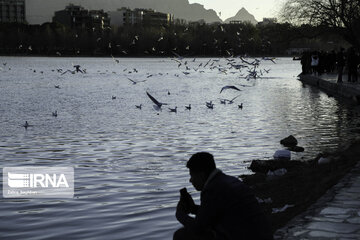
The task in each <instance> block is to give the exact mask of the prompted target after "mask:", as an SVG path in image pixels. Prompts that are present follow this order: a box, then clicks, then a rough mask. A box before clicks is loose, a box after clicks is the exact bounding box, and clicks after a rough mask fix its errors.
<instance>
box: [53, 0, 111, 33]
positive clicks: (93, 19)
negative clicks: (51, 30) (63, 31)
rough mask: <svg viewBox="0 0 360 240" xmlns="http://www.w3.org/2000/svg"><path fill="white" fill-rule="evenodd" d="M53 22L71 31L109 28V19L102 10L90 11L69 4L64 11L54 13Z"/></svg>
mask: <svg viewBox="0 0 360 240" xmlns="http://www.w3.org/2000/svg"><path fill="white" fill-rule="evenodd" d="M53 22H57V23H61V24H63V25H64V26H67V27H69V28H71V29H87V30H93V31H103V30H105V29H107V28H109V27H110V18H109V17H108V14H107V13H105V12H104V11H103V10H91V11H88V10H87V9H85V8H83V7H81V6H76V5H73V4H70V5H68V6H66V8H65V9H64V10H60V11H56V12H55V15H54V17H53Z"/></svg>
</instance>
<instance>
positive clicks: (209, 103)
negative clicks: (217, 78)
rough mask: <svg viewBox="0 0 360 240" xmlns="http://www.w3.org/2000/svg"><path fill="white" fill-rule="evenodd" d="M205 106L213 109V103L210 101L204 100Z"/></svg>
mask: <svg viewBox="0 0 360 240" xmlns="http://www.w3.org/2000/svg"><path fill="white" fill-rule="evenodd" d="M206 106H207V107H208V108H210V109H214V104H213V103H212V101H210V102H206Z"/></svg>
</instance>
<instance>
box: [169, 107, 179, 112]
mask: <svg viewBox="0 0 360 240" xmlns="http://www.w3.org/2000/svg"><path fill="white" fill-rule="evenodd" d="M169 110H170V112H174V113H176V112H177V107H175V108H169Z"/></svg>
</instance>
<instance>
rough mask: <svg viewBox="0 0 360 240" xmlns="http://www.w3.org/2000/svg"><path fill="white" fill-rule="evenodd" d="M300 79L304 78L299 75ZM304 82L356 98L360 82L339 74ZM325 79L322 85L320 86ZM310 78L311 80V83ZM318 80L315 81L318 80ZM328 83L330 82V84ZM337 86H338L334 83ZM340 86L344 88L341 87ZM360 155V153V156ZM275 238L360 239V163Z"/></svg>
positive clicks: (308, 76) (275, 235) (325, 75)
mask: <svg viewBox="0 0 360 240" xmlns="http://www.w3.org/2000/svg"><path fill="white" fill-rule="evenodd" d="M300 78H301V77H300ZM300 80H301V81H303V82H305V83H308V84H310V85H315V86H317V87H319V88H323V90H324V91H325V92H328V93H329V91H330V92H331V93H334V94H339V95H341V96H343V97H347V98H352V99H354V97H355V99H354V100H357V101H359V99H356V96H359V95H360V84H358V83H348V82H347V76H346V75H344V76H343V83H340V84H338V83H336V81H337V75H335V74H324V75H321V76H314V75H305V80H304V77H303V79H300ZM319 80H320V81H322V82H323V84H322V86H323V87H320V86H319V85H321V83H320V84H319V82H317V81H319ZM309 81H312V83H311V82H309ZM315 82H316V83H315ZM326 82H327V83H329V84H330V85H329V84H327V83H326ZM335 85H336V86H335ZM338 85H341V87H338ZM349 94H350V95H349ZM352 94H354V95H353V96H351V95H352ZM359 158H360V156H359ZM274 238H275V239H289V240H293V239H294V240H295V239H339V240H342V239H344V240H349V239H357V240H359V239H360V162H358V163H357V165H356V166H355V167H354V168H353V169H352V170H351V171H350V172H349V173H348V174H347V175H346V176H345V177H344V178H343V179H342V180H340V182H338V183H337V184H336V185H335V186H333V187H332V188H331V189H329V190H328V191H327V193H326V194H325V195H324V196H322V197H321V198H320V199H318V201H317V202H316V203H315V204H313V205H312V206H311V207H309V208H308V209H307V211H305V212H304V213H302V214H300V215H298V216H297V217H295V218H294V219H292V220H291V221H290V222H288V223H287V225H286V226H285V227H283V228H281V229H279V230H277V231H276V232H275V234H274Z"/></svg>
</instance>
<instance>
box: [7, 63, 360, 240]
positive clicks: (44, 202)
mask: <svg viewBox="0 0 360 240" xmlns="http://www.w3.org/2000/svg"><path fill="white" fill-rule="evenodd" d="M209 60H210V59H207V58H201V59H192V58H191V59H190V58H189V59H183V60H182V62H181V63H182V64H181V66H178V65H179V63H178V62H177V61H175V60H172V59H170V58H140V59H139V58H126V59H112V58H45V57H41V58H36V57H0V63H1V65H0V66H1V68H0V74H1V75H0V91H1V94H0V104H1V105H0V139H1V142H0V164H1V166H2V167H20V166H48V167H57V166H58V167H60V166H62V167H73V168H74V169H75V196H74V198H73V199H65V198H64V199H9V198H1V199H0V202H1V204H0V212H1V218H0V219H1V220H0V236H1V238H3V239H154V240H155V239H156V240H159V239H171V237H172V233H173V231H174V230H176V228H179V227H180V224H179V223H177V221H176V219H175V217H174V214H175V207H176V204H177V201H178V198H179V192H178V190H179V189H180V188H182V187H184V186H186V187H188V189H189V191H190V192H191V193H192V194H193V195H194V196H195V199H196V200H197V201H198V198H199V194H198V193H196V191H195V190H194V189H193V188H192V187H191V184H189V177H188V171H187V169H186V167H185V164H186V161H187V159H188V158H189V157H190V156H191V154H193V153H195V152H197V151H209V152H211V153H213V154H214V156H215V159H216V162H217V166H218V167H219V168H221V169H222V170H223V171H224V172H226V173H228V174H230V175H234V176H238V175H240V174H250V171H249V170H248V169H247V167H248V166H249V164H250V161H251V160H253V159H271V158H272V155H273V154H274V152H275V151H276V150H278V149H282V146H281V145H280V144H279V141H280V140H281V139H282V138H284V137H287V136H288V135H290V134H292V135H294V136H295V137H296V138H297V139H298V141H299V145H300V146H302V147H304V148H305V152H303V153H297V154H292V158H293V159H298V160H306V159H309V158H312V157H314V156H315V155H316V154H317V153H319V152H321V151H324V150H327V149H336V148H338V147H339V146H341V145H342V144H343V143H347V142H350V141H351V140H352V139H353V137H355V136H354V133H352V131H353V130H354V129H356V128H358V126H359V120H358V113H357V111H355V110H354V109H355V107H354V106H352V105H351V104H350V103H346V102H343V101H338V100H337V99H334V98H332V97H329V96H328V95H326V94H324V93H323V92H321V91H319V90H317V89H314V88H310V87H307V86H304V85H302V83H301V82H300V81H298V80H297V78H296V76H297V75H298V73H299V72H300V71H301V70H300V69H301V67H300V63H299V62H297V61H292V60H291V59H290V58H278V59H276V64H274V63H272V62H271V61H265V60H263V61H261V63H260V66H259V68H258V72H259V74H260V70H261V72H262V73H263V75H262V76H261V77H260V78H257V79H250V80H247V79H245V78H244V76H246V75H247V70H246V69H242V70H241V71H239V70H236V69H230V70H229V69H228V68H229V66H230V65H229V63H230V62H231V61H232V62H233V63H234V62H236V63H240V62H241V61H240V60H239V59H235V60H229V59H228V60H227V59H211V60H210V61H209ZM214 60H215V61H214ZM185 61H186V65H185ZM208 61H209V63H208V64H207V65H206V63H207V62H208ZM249 61H252V60H250V59H249ZM77 64H78V65H80V66H81V69H84V68H85V69H86V73H83V74H82V73H75V74H72V73H70V72H66V73H65V74H62V73H64V72H65V71H66V70H67V69H70V70H74V69H75V68H74V67H73V65H77ZM205 65H206V67H204V66H205ZM186 66H187V67H188V68H189V69H190V70H189V69H186ZM57 69H62V71H61V70H59V71H58V70H57ZM219 69H220V70H219ZM266 71H268V73H266ZM184 72H186V73H184ZM128 78H130V79H132V80H135V81H139V82H138V83H137V84H133V83H132V82H131V81H130V80H128ZM142 80H146V81H143V82H140V81H142ZM55 85H59V88H55ZM226 85H235V86H237V87H239V88H240V89H241V90H242V91H236V90H234V89H226V90H224V91H223V92H222V93H220V90H221V88H222V87H223V86H226ZM241 85H246V87H245V86H241ZM146 91H148V92H149V93H150V94H151V95H153V96H154V97H155V98H156V99H158V100H159V101H161V102H165V103H168V104H169V105H167V106H166V105H164V106H163V107H162V108H163V110H162V111H156V110H155V109H154V107H153V103H152V102H151V100H150V99H149V98H148V97H147V95H146ZM112 96H116V99H112ZM236 96H238V97H237V98H236V99H235V100H234V104H226V105H224V104H220V100H219V99H220V98H226V99H232V98H234V97H236ZM206 101H212V102H213V103H214V104H215V106H214V109H208V108H207V107H206V106H205V102H206ZM240 103H243V109H242V110H241V109H239V108H238V104H240ZM139 104H142V109H141V110H140V109H137V108H136V107H135V105H139ZM188 104H191V106H192V109H191V110H190V111H189V110H186V109H185V106H186V105H188ZM175 106H177V113H173V112H169V111H168V107H170V108H173V107H175ZM55 110H57V111H58V116H57V117H53V116H52V112H54V111H55ZM25 121H28V122H29V124H30V125H31V127H28V128H27V130H26V129H25V128H24V127H22V125H23V124H24V123H25ZM1 174H2V173H1ZM1 179H2V178H1ZM1 181H2V180H1ZM1 184H2V182H1Z"/></svg>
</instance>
